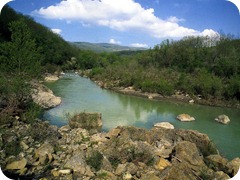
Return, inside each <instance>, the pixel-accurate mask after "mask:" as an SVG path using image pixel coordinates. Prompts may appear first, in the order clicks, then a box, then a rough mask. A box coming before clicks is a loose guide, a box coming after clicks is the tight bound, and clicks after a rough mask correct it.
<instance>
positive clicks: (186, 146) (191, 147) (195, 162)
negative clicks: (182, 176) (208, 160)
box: [175, 141, 204, 168]
mask: <svg viewBox="0 0 240 180" xmlns="http://www.w3.org/2000/svg"><path fill="white" fill-rule="evenodd" d="M175 156H176V158H177V160H178V161H181V162H183V161H185V162H187V163H188V164H189V166H191V167H193V168H194V167H196V166H202V165H203V164H204V161H203V157H202V156H200V154H199V151H198V149H197V146H196V144H194V143H191V142H188V141H182V142H179V143H177V145H176V146H175Z"/></svg>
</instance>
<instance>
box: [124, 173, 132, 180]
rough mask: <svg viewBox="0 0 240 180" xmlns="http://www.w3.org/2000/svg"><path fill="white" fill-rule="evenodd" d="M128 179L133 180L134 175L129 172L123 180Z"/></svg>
mask: <svg viewBox="0 0 240 180" xmlns="http://www.w3.org/2000/svg"><path fill="white" fill-rule="evenodd" d="M128 179H132V175H131V174H130V173H129V172H127V173H125V174H124V175H123V180H128Z"/></svg>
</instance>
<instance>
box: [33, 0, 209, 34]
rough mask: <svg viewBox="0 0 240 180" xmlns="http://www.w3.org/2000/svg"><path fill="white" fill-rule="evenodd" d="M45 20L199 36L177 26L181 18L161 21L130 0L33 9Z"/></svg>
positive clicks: (70, 0)
mask: <svg viewBox="0 0 240 180" xmlns="http://www.w3.org/2000/svg"><path fill="white" fill-rule="evenodd" d="M34 13H35V14H37V15H40V16H42V17H44V18H49V19H60V20H66V21H79V22H80V23H81V24H90V25H98V26H106V27H109V28H111V29H114V30H118V31H130V30H132V31H139V32H143V33H147V34H148V35H150V36H153V37H155V38H181V37H183V36H195V35H202V33H203V32H204V31H203V32H200V31H198V30H195V29H191V28H187V27H183V26H180V25H179V24H178V23H179V22H181V21H184V19H181V18H177V17H173V16H172V17H170V18H168V19H167V20H163V19H161V18H159V17H157V16H156V15H155V14H154V9H152V8H148V9H145V8H143V7H142V6H141V4H139V3H137V2H135V1H134V0H121V1H120V0H65V1H61V2H60V3H58V4H56V5H53V6H49V7H47V8H43V7H42V8H41V9H39V10H36V11H34Z"/></svg>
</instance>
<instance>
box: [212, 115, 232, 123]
mask: <svg viewBox="0 0 240 180" xmlns="http://www.w3.org/2000/svg"><path fill="white" fill-rule="evenodd" d="M215 121H217V122H219V123H222V124H228V123H229V122H230V119H229V117H228V116H226V115H224V114H222V115H219V116H218V117H216V118H215Z"/></svg>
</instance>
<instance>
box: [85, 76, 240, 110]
mask: <svg viewBox="0 0 240 180" xmlns="http://www.w3.org/2000/svg"><path fill="white" fill-rule="evenodd" d="M80 75H82V73H80ZM84 77H87V75H86V74H84ZM92 81H94V82H95V83H96V84H97V85H98V86H100V87H101V88H104V89H108V90H112V91H115V92H118V93H121V94H127V95H132V96H138V97H143V98H148V99H154V100H167V101H177V102H184V103H190V104H193V103H195V104H201V105H209V106H220V107H231V108H237V109H240V104H239V103H238V102H232V101H224V100H219V99H215V98H213V97H212V98H211V97H210V98H209V99H204V98H202V97H201V95H197V96H190V95H189V94H185V93H183V92H181V91H175V93H174V94H173V95H171V96H163V95H161V94H158V93H149V92H143V91H141V90H137V89H134V87H132V86H130V87H122V86H119V82H118V81H115V82H108V81H107V80H106V81H104V80H98V79H92Z"/></svg>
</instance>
